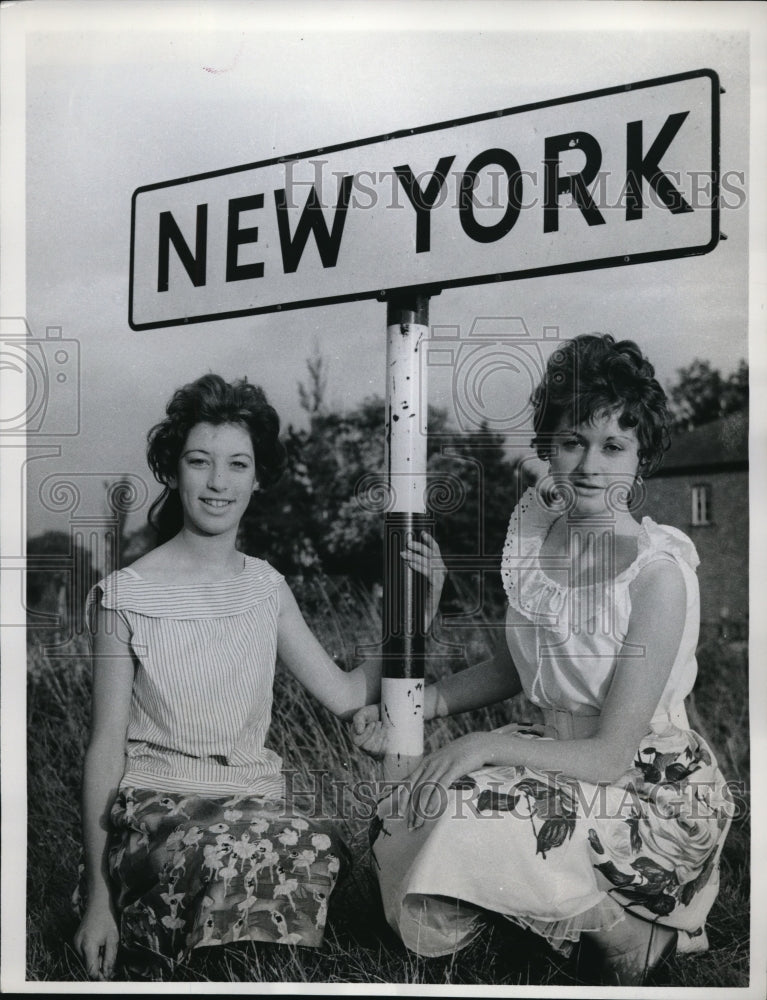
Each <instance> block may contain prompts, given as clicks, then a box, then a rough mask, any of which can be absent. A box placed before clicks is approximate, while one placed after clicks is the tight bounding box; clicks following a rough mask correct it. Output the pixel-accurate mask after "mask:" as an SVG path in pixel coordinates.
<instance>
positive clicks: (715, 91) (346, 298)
mask: <svg viewBox="0 0 767 1000" xmlns="http://www.w3.org/2000/svg"><path fill="white" fill-rule="evenodd" d="M700 77H708V78H709V80H710V81H711V178H712V205H711V239H710V240H709V242H708V243H705V244H701V245H698V246H692V247H680V248H677V249H674V250H659V251H655V252H652V251H648V252H647V253H640V254H633V255H622V254H618V255H616V256H613V257H602V258H599V259H597V260H589V261H583V262H573V263H572V264H557V265H553V266H550V267H535V268H528V269H526V270H522V271H508V272H504V273H502V274H487V275H481V276H477V277H471V278H454V279H452V280H449V281H441V282H433V283H430V284H419V283H414V284H412V285H401V286H397V287H393V288H385V289H381V288H380V287H377V288H374V289H369V290H367V291H364V292H352V293H349V294H348V295H333V296H328V297H321V298H313V299H301V300H300V301H298V302H287V303H278V304H276V305H270V306H255V307H253V308H249V309H236V310H232V311H230V312H216V313H207V314H205V315H203V316H181V317H178V318H177V319H167V320H159V321H157V322H153V323H135V322H134V320H133V277H134V267H133V262H134V253H135V226H136V199H137V198H138V196H139V195H140V194H142V193H143V192H145V191H156V190H157V189H158V188H165V187H175V186H176V185H178V184H191V183H194V182H196V181H201V180H207V179H208V178H210V177H222V176H223V175H225V174H236V173H241V172H242V171H244V170H255V169H257V168H259V167H270V166H273V165H274V164H276V163H291V162H294V161H296V160H304V159H308V158H310V157H314V156H317V155H319V154H322V153H337V152H340V151H341V150H344V149H354V148H357V147H360V146H369V145H372V144H373V143H376V142H388V141H390V140H393V139H401V138H404V137H406V136H412V135H421V134H423V133H426V132H437V131H441V130H445V129H448V128H454V127H456V126H459V125H470V124H473V123H474V122H481V121H487V120H488V119H490V118H505V117H506V116H508V115H517V114H521V113H522V112H527V111H536V110H538V109H539V108H550V107H556V106H557V105H560V104H571V103H575V102H576V101H586V100H592V99H594V98H597V97H607V96H609V95H611V94H624V93H626V92H628V91H633V90H642V89H645V88H648V87H659V86H663V85H665V84H669V83H678V82H680V81H681V80H693V79H697V78H700ZM719 94H720V84H719V75H718V74H717V73H716V71H715V70H712V69H699V70H690V71H688V72H686V73H676V74H673V75H671V76H662V77H656V78H654V79H652V80H642V81H640V82H638V83H628V84H623V85H621V86H616V87H607V88H604V89H602V90H592V91H587V92H585V93H582V94H571V95H569V96H568V97H558V98H553V99H551V100H548V101H536V102H534V103H532V104H522V105H520V106H519V107H515V108H505V109H502V110H500V111H488V112H485V113H483V114H479V115H471V116H469V117H468V118H455V119H452V120H450V121H445V122H438V123H435V124H432V125H422V126H420V127H418V128H409V129H399V130H398V131H396V132H391V133H388V134H384V135H377V136H373V137H371V138H369V139H360V140H354V141H351V142H342V143H339V144H337V145H335V146H320V147H319V148H318V149H313V150H308V151H306V152H303V153H293V154H291V155H290V156H275V157H272V158H271V159H269V160H259V161H258V162H257V163H246V164H242V165H241V166H237V167H226V168H224V169H222V170H211V171H208V172H206V173H202V174H195V175H193V176H190V177H178V178H175V179H173V180H169V181H159V182H157V183H155V184H146V185H144V186H142V187H138V188H136V190H135V191H134V192H133V196H132V198H131V233H130V277H129V282H130V283H129V291H128V324H129V326H130V327H131V329H132V330H135V331H137V332H138V331H141V330H158V329H161V328H163V327H168V326H184V325H187V324H191V323H210V322H214V321H217V320H222V319H237V318H241V317H244V316H257V315H262V314H265V313H274V312H286V311H288V310H291V309H308V308H311V307H312V306H320V305H334V304H336V303H341V302H359V301H362V300H364V299H379V300H381V299H386V298H387V297H389V296H394V295H402V294H403V293H404V294H408V293H410V294H412V293H413V292H414V291H415V290H416V289H417V290H418V293H419V294H420V295H438V294H439V293H440V292H441V291H442V290H443V289H445V288H463V287H466V286H469V285H485V284H489V283H491V282H496V281H519V280H521V279H524V278H539V277H543V276H544V275H550V274H572V273H576V272H578V271H593V270H597V269H601V268H605V267H625V266H628V265H631V264H646V263H650V262H654V261H660V260H673V259H675V258H678V257H692V256H700V255H702V254H706V253H710V252H711V251H712V250H713V249H714V248H715V247H716V245H717V244H718V242H719V235H720V234H719V213H720V208H719V159H720V150H719V144H720V133H719Z"/></svg>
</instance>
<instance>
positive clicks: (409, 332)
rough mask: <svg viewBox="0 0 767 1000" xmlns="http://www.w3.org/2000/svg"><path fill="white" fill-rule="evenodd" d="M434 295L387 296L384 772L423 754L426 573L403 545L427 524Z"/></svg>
mask: <svg viewBox="0 0 767 1000" xmlns="http://www.w3.org/2000/svg"><path fill="white" fill-rule="evenodd" d="M428 332H429V297H428V296H426V295H419V294H418V293H412V294H408V295H406V296H405V295H403V296H400V297H392V298H389V299H388V300H387V304H386V373H387V376H386V468H387V485H388V487H389V491H390V497H391V502H390V505H389V510H388V511H387V512H386V514H385V515H384V595H383V623H384V635H383V669H382V679H381V718H382V720H383V722H384V727H385V733H386V754H385V757H384V761H383V772H384V777H385V778H386V779H387V780H394V781H396V780H398V779H404V778H406V777H407V775H408V774H410V773H411V771H413V769H414V768H415V767H416V766H417V765H418V764H419V763H420V760H421V758H422V757H423V700H424V699H423V692H424V679H423V678H424V659H425V629H424V604H425V596H426V581H425V580H424V578H423V577H422V576H421V574H419V573H414V572H413V571H412V570H410V569H409V568H408V567H407V566H406V565H405V561H404V560H403V559H402V557H401V555H400V553H401V552H402V551H403V550H404V548H405V547H406V545H407V541H408V539H409V538H410V537H413V536H415V537H416V538H418V537H420V534H421V531H422V530H423V529H424V528H427V527H428V526H427V515H426V507H425V497H424V494H425V487H426V416H427V402H426V400H427V393H426V385H425V383H424V380H425V377H426V367H425V365H421V364H420V347H421V343H422V342H423V341H424V340H425V338H426V337H427V336H428Z"/></svg>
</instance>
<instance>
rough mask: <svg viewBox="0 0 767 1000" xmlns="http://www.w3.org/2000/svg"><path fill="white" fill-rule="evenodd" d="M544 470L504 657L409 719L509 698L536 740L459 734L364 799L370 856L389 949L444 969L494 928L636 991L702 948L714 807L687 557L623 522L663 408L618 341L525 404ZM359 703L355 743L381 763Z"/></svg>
mask: <svg viewBox="0 0 767 1000" xmlns="http://www.w3.org/2000/svg"><path fill="white" fill-rule="evenodd" d="M531 402H532V405H533V426H534V432H535V436H534V440H533V444H534V447H535V448H536V450H537V452H538V455H539V456H540V457H541V458H542V459H543V460H544V461H546V462H548V467H549V468H548V474H547V475H545V476H543V477H542V479H541V480H539V482H538V483H537V484H536V486H535V487H531V488H530V489H528V490H527V491H526V492H525V494H524V495H523V496H522V497H521V499H520V502H519V504H518V506H517V507H516V509H515V510H514V512H513V513H512V516H511V521H510V524H509V530H508V535H507V539H506V544H505V547H504V551H503V557H502V564H501V565H502V577H503V582H504V586H505V590H506V595H507V598H508V608H507V615H506V642H505V644H504V645H503V648H502V649H501V650H499V652H498V653H497V655H496V656H494V657H493V658H492V659H490V660H487V661H485V662H483V663H480V664H478V665H476V666H474V667H471V668H469V669H467V670H464V671H460V672H458V673H456V674H453V675H451V676H450V677H448V678H446V679H444V680H440V681H438V682H437V683H435V684H432V685H430V686H427V688H426V692H425V706H424V707H425V714H426V718H427V719H428V718H435V717H437V716H444V715H452V714H455V713H457V712H462V711H467V710H469V709H474V708H479V707H481V706H483V705H487V704H490V703H492V702H495V701H499V700H501V699H503V698H507V697H510V696H512V695H515V694H517V693H518V692H520V691H524V693H525V695H526V696H527V698H528V699H529V701H530V702H532V704H533V705H535V706H537V707H538V708H539V709H540V711H541V715H542V725H538V726H534V727H523V726H518V725H511V726H508V727H504V728H503V729H501V730H497V731H495V732H477V733H471V734H469V735H467V736H464V737H462V738H460V739H457V740H455V741H453V742H452V743H450V744H449V745H447V746H445V747H443V748H441V749H439V750H437V751H436V752H434V753H432V754H430V755H428V756H427V757H426V758H425V759H424V761H423V763H422V764H421V765H420V767H419V768H418V769H417V770H416V772H415V773H414V774H413V775H411V777H410V780H409V782H408V784H407V786H402V787H401V788H400V789H399V790H398V791H397V792H396V793H395V794H394V796H393V797H392V799H389V800H386V801H384V802H383V803H382V804H381V806H380V809H379V815H378V817H377V819H376V822H375V827H374V834H375V837H374V844H373V854H374V858H375V862H376V865H375V869H376V872H377V874H378V878H379V882H380V886H381V893H382V898H383V904H384V909H385V912H386V916H387V919H388V920H389V922H390V924H391V925H392V927H393V928H394V929H395V930H396V931H397V932H398V933H399V934H400V936H401V937H402V939H403V941H404V942H405V944H406V945H407V946H408V947H409V948H411V949H413V950H414V951H416V952H418V953H419V954H422V955H441V954H446V953H450V952H451V951H454V950H456V949H459V948H462V947H464V946H465V945H467V944H468V943H469V942H470V941H471V940H473V938H474V937H475V936H476V935H477V934H478V933H479V932H480V930H481V928H482V926H483V925H484V923H485V919H486V916H487V914H488V912H495V913H499V914H502V915H503V916H505V917H508V918H509V919H510V920H512V921H515V922H516V923H518V924H520V925H522V926H523V927H526V928H529V929H532V930H533V931H535V932H537V933H538V934H540V935H542V936H543V937H544V938H545V939H546V940H547V941H549V942H550V944H551V945H552V946H553V947H554V948H555V949H557V950H559V951H561V952H565V953H567V952H569V951H570V950H571V949H572V947H573V945H574V944H575V943H576V942H578V941H579V940H580V939H581V937H586V938H588V939H590V941H591V943H592V944H593V945H594V946H596V949H597V951H598V954H599V956H600V964H601V971H600V973H599V977H600V978H601V980H602V981H604V982H606V983H617V984H622V985H629V984H636V983H639V982H642V981H643V979H644V976H645V974H646V972H647V971H648V970H649V969H650V968H652V967H653V966H654V965H656V964H657V963H658V961H659V960H660V958H661V957H662V956H663V955H664V954H666V953H668V952H670V951H671V950H672V949H674V948H676V949H677V950H679V951H686V952H693V951H701V950H705V948H706V947H707V943H706V935H705V930H704V925H705V920H706V916H707V914H708V912H709V909H710V908H711V905H712V903H713V901H714V899H715V897H716V894H717V888H718V859H719V855H720V851H721V847H722V844H723V842H724V838H725V836H726V833H727V829H728V826H729V821H730V820H729V816H730V805H731V803H730V801H729V798H728V796H727V794H726V788H725V783H724V779H723V777H722V775H721V773H720V771H719V769H718V767H717V764H716V761H715V759H714V756H713V754H712V752H711V749H710V748H709V747H708V746H707V745H706V743H705V741H704V740H703V739H702V738H701V737H700V736H699V735H698V734H697V733H695V732H693V731H691V730H690V728H689V725H688V721H687V716H686V713H685V707H684V699H685V697H686V695H688V694H689V693H690V691H691V690H692V687H693V684H694V682H695V675H696V662H695V650H696V645H697V639H698V626H699V597H698V584H697V578H696V574H695V568H696V566H697V563H698V557H697V554H696V552H695V548H694V546H693V544H692V542H691V541H690V539H689V538H687V537H686V535H684V534H683V533H682V532H681V531H678V530H677V529H675V528H672V527H668V526H666V525H659V524H656V523H655V522H654V521H652V520H651V519H650V518H649V517H644V518H642V520H641V521H639V520H638V519H637V517H636V516H635V511H636V510H637V509H638V508H639V507H640V506H641V502H642V497H643V477H644V476H647V475H649V474H650V473H651V472H653V471H654V470H655V469H656V468H657V467H658V465H659V463H660V461H661V459H662V456H663V452H664V451H665V449H666V448H667V447H668V441H669V435H668V426H669V414H668V409H667V405H666V397H665V393H664V392H663V390H662V388H661V386H660V385H659V383H658V381H657V380H656V378H655V373H654V370H653V367H652V365H651V364H650V362H649V361H648V360H647V359H646V358H645V357H644V356H643V355H642V352H641V351H640V349H639V347H638V346H637V345H636V344H635V343H633V342H632V341H628V340H624V341H618V342H616V341H615V340H614V338H613V337H611V336H598V335H586V336H583V337H578V338H576V339H574V340H572V341H569V342H567V343H566V344H564V345H563V346H562V347H561V348H560V349H559V350H557V351H555V352H554V353H553V354H552V355H551V357H550V358H549V361H548V364H547V368H546V371H545V373H544V376H543V378H542V381H541V383H540V385H539V386H538V388H537V389H536V391H535V392H534V394H533V397H532V400H531ZM378 716H379V712H378V706H377V705H372V706H368V707H366V708H365V709H363V710H361V711H360V712H358V713H357V715H356V716H355V719H354V724H353V726H354V731H355V737H354V738H355V741H356V742H357V743H358V745H359V746H361V747H362V748H364V749H367V750H368V752H370V753H373V754H377V753H379V752H380V749H381V723H380V721H379V717H378Z"/></svg>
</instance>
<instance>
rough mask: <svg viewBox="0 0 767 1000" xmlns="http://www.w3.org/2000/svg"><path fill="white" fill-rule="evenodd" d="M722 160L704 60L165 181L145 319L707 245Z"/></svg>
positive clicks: (138, 295)
mask: <svg viewBox="0 0 767 1000" xmlns="http://www.w3.org/2000/svg"><path fill="white" fill-rule="evenodd" d="M718 160H719V81H718V78H717V76H716V74H715V73H714V72H712V71H711V70H699V71H695V72H690V73H683V74H679V75H677V76H671V77H664V78H662V79H656V80H647V81H643V82H640V83H634V84H628V85H626V86H623V87H613V88H610V89H607V90H600V91H595V92H592V93H587V94H576V95H573V96H570V97H564V98H560V99H558V100H551V101H543V102H540V103H537V104H529V105H526V106H524V107H519V108H511V109H507V110H503V111H497V112H492V113H490V114H483V115H477V116H476V117H472V118H464V119H461V120H459V121H451V122H444V123H441V124H436V125H429V126H426V127H422V128H416V129H409V130H405V131H402V132H397V133H396V134H394V135H390V136H379V137H376V138H372V139H366V140H363V141H360V142H350V143H348V144H344V145H341V146H334V147H332V148H328V149H318V150H314V151H312V152H308V153H300V154H297V155H295V156H289V157H280V158H278V159H272V160H267V161H264V162H262V163H254V164H247V165H244V166H239V167H233V168H229V169H226V170H219V171H213V172H211V173H206V174H200V175H198V176H196V177H183V178H178V179H176V180H171V181H167V182H163V183H158V184H150V185H148V186H146V187H141V188H138V189H137V190H136V192H135V193H134V196H133V207H132V224H131V263H130V316H129V321H130V325H131V326H132V327H133V329H135V330H145V329H151V328H155V327H162V326H171V325H177V324H181V323H199V322H205V321H209V320H214V319H224V318H227V317H234V316H247V315H251V314H255V313H263V312H271V311H275V310H278V309H288V308H299V307H305V306H312V305H317V304H320V303H329V302H343V301H348V300H352V299H362V298H373V297H376V296H381V295H382V294H383V293H385V292H388V291H392V290H395V289H396V290H401V289H407V288H415V287H418V288H419V289H420V290H421V291H422V292H425V293H427V294H428V293H429V292H437V291H439V290H441V289H443V288H448V287H451V286H457V285H468V284H478V283H481V282H488V281H500V280H506V279H513V278H530V277H535V276H537V275H543V274H555V273H559V272H566V271H577V270H590V269H594V268H600V267H612V266H616V265H623V264H636V263H641V262H645V261H653V260H660V259H664V258H670V257H679V256H684V255H687V254H701V253H707V252H708V251H710V250H712V249H713V248H714V247H715V246H716V243H717V240H718V238H719V207H718V196H719V162H718Z"/></svg>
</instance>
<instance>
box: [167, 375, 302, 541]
mask: <svg viewBox="0 0 767 1000" xmlns="http://www.w3.org/2000/svg"><path fill="white" fill-rule="evenodd" d="M165 412H166V417H165V419H164V420H162V421H160V423H159V424H155V426H154V427H152V429H151V430H150V431H149V434H148V436H147V442H148V443H147V461H148V462H149V468H150V469H151V470H152V472H153V474H154V477H155V479H156V480H157V481H158V482H159V483H162V485H163V486H164V487H165V489H164V490H163V492H162V493H161V495H160V496H159V497H158V498H157V500H156V501H155V502H154V503H153V504H152V507H151V508H150V511H149V523H150V524H151V525H152V527H153V528H154V529H155V531H156V532H157V534H158V538H159V541H160V542H163V541H167V540H168V539H169V538H172V537H173V535H175V534H177V533H178V531H180V530H181V527H182V526H183V523H184V520H183V511H182V509H181V501H180V499H179V495H178V490H176V489H174V488H172V487H171V486H170V485H169V483H170V480H172V479H174V478H175V477H176V476H177V475H178V463H179V460H180V458H181V453H182V451H183V448H184V444H185V442H186V439H187V437H188V436H189V432H190V431H191V429H192V428H193V427H194V426H195V425H196V424H201V423H207V424H215V425H219V424H239V425H240V426H241V427H243V428H244V429H245V430H246V431H247V432H248V433H249V434H250V440H251V442H252V444H253V456H254V458H255V465H256V476H257V478H258V484H259V486H261V487H262V488H264V489H265V488H268V487H269V486H271V485H273V484H274V483H275V482H277V480H278V479H279V478H280V475H281V474H282V470H283V469H284V467H285V459H286V452H285V446H284V445H283V444H282V442H281V441H280V437H279V434H280V419H279V417H278V416H277V412H276V411H275V409H274V408H273V407H272V406H270V405H269V403H268V401H267V399H266V396H265V394H264V392H263V390H262V389H261V388H259V386H257V385H252V384H251V383H250V382H248V380H247V379H244V378H243V379H237V380H236V381H234V382H227V381H226V380H225V379H223V378H222V377H221V376H220V375H213V374H209V375H203V376H202V377H201V378H198V379H197V380H196V381H194V382H189V383H188V384H187V385H184V386H182V387H181V388H180V389H177V390H176V391H175V392H174V393H173V396H172V397H171V399H170V402H169V403H168V405H167V407H166V408H165Z"/></svg>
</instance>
